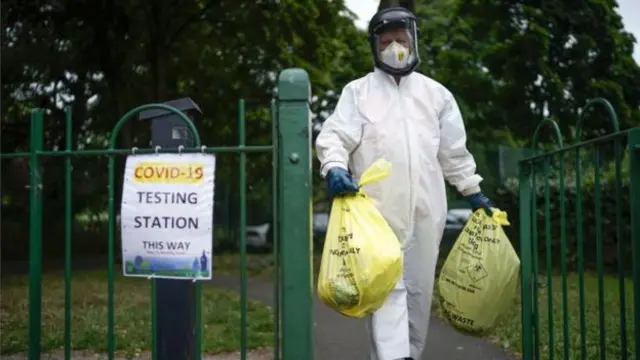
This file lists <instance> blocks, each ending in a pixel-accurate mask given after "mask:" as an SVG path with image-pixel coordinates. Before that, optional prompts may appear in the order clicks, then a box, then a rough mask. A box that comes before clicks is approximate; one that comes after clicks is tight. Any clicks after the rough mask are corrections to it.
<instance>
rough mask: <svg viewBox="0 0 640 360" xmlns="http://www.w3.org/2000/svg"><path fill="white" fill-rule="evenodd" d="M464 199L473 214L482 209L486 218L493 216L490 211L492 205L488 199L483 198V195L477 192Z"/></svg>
mask: <svg viewBox="0 0 640 360" xmlns="http://www.w3.org/2000/svg"><path fill="white" fill-rule="evenodd" d="M465 199H466V200H467V201H468V202H469V204H470V205H471V209H472V210H473V211H474V212H475V211H476V210H478V209H480V208H483V209H484V211H485V213H486V214H487V215H488V216H491V215H493V212H492V211H491V208H492V207H493V204H492V203H491V200H489V198H488V197H486V196H484V194H483V193H481V192H478V193H475V194H471V195H469V196H466V197H465Z"/></svg>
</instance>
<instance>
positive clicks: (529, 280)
mask: <svg viewBox="0 0 640 360" xmlns="http://www.w3.org/2000/svg"><path fill="white" fill-rule="evenodd" d="M596 105H599V106H602V107H603V108H604V109H605V110H606V112H607V114H608V117H609V119H608V120H609V121H610V126H611V127H612V128H613V132H612V133H611V134H609V135H604V136H600V137H597V138H594V139H591V140H585V141H581V132H582V129H581V128H582V125H583V119H584V118H585V117H586V115H587V114H590V112H589V110H591V108H593V107H594V106H596ZM596 119H597V118H596V117H591V118H590V120H593V121H594V120H596ZM545 127H548V128H550V129H551V130H552V131H553V134H554V135H555V140H556V142H557V146H558V149H557V150H555V151H549V152H545V153H542V154H538V155H536V156H533V157H529V158H526V159H524V160H522V161H520V163H519V171H520V172H519V185H518V186H519V206H520V216H519V222H520V224H519V225H520V237H519V241H520V249H521V260H522V278H521V285H522V291H521V305H522V352H523V359H524V360H532V359H536V360H540V359H640V346H639V344H638V341H637V334H636V329H638V328H640V127H635V128H632V129H629V130H625V131H620V129H619V125H618V119H617V116H616V113H615V111H614V110H613V107H612V106H611V104H609V102H608V101H606V100H604V99H601V98H597V99H594V100H592V101H590V102H588V103H587V105H586V106H585V108H584V109H583V110H582V112H581V117H580V119H579V122H578V125H577V128H576V130H575V131H576V134H575V139H576V144H574V145H565V144H564V143H563V137H562V134H561V132H560V129H559V127H558V125H557V124H556V123H555V121H553V120H551V119H545V120H544V121H543V122H542V123H541V124H540V125H539V126H538V128H537V130H536V132H535V133H534V136H533V144H532V148H536V147H537V144H538V139H539V136H540V134H541V130H542V129H544V128H545Z"/></svg>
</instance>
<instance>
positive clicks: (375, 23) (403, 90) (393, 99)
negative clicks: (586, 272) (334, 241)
mask: <svg viewBox="0 0 640 360" xmlns="http://www.w3.org/2000/svg"><path fill="white" fill-rule="evenodd" d="M369 40H370V43H371V48H372V52H373V58H374V62H375V69H374V71H373V72H372V73H369V74H367V75H366V76H364V77H362V78H359V79H357V80H354V81H352V82H351V83H349V84H347V85H346V86H345V87H344V89H343V91H342V94H341V96H340V99H339V100H338V104H337V106H336V109H335V111H334V113H333V114H332V115H331V116H330V117H329V118H328V119H327V120H326V121H325V122H324V125H323V127H322V130H321V132H320V134H319V136H318V138H317V140H316V150H317V154H318V158H319V160H320V162H321V174H322V176H324V177H325V178H326V179H327V183H328V190H329V193H330V195H331V196H347V195H348V194H349V193H353V192H356V191H357V190H358V185H357V184H356V182H355V180H354V179H358V178H359V177H360V176H361V175H362V173H363V172H364V170H366V169H367V167H369V165H371V164H372V163H373V162H374V161H375V160H377V159H380V158H384V159H385V160H387V161H389V162H390V163H391V165H392V167H391V174H390V176H388V177H387V178H385V179H383V180H381V181H379V182H377V183H374V184H371V185H367V187H366V189H365V190H366V192H367V194H368V195H369V196H370V197H371V198H372V199H373V200H374V201H375V202H376V204H377V206H378V208H379V210H380V212H381V213H382V215H383V216H384V217H385V219H386V220H387V222H388V223H389V225H390V226H391V228H392V229H393V231H394V232H395V234H396V235H397V237H398V239H399V241H400V242H401V243H402V247H403V251H404V271H403V276H402V278H401V279H400V281H399V282H398V283H397V285H396V287H395V289H394V290H393V291H392V292H391V294H389V296H388V298H387V300H386V302H385V304H384V305H383V306H382V307H381V308H380V309H379V310H378V311H376V312H375V313H374V314H373V315H372V316H370V317H369V318H368V319H367V322H368V330H369V333H370V340H371V359H373V360H396V359H415V360H419V359H420V358H421V356H422V352H423V350H424V346H425V341H426V337H427V329H428V327H429V316H430V310H431V301H432V294H433V287H434V280H435V267H436V261H437V259H438V250H439V245H440V239H441V237H442V234H443V231H444V225H445V219H446V213H447V198H446V193H445V183H444V180H445V179H446V180H447V181H448V182H449V183H450V184H452V185H453V186H455V187H456V188H457V190H458V191H459V192H460V193H461V194H462V195H463V196H464V197H465V198H466V199H467V200H468V201H469V202H470V204H471V207H472V208H473V209H474V210H475V209H478V208H484V209H486V211H488V212H490V207H491V206H492V205H491V202H490V201H489V199H487V197H485V196H484V195H483V194H482V193H481V192H480V186H479V184H480V182H481V181H482V178H481V177H480V176H479V175H478V174H476V163H475V161H474V158H473V156H472V155H471V154H470V153H469V151H468V150H467V147H466V131H465V127H464V123H463V120H462V115H461V114H460V110H459V108H458V105H457V103H456V100H455V99H454V97H453V95H452V94H451V92H449V91H448V90H447V89H446V88H445V87H444V86H443V85H441V84H439V83H438V82H436V81H435V80H433V79H430V78H428V77H426V76H424V75H422V74H419V73H417V72H415V71H414V70H415V69H416V68H417V66H418V64H419V62H420V59H419V56H418V51H417V29H416V17H415V15H414V14H413V13H411V12H410V11H408V10H406V9H404V8H400V7H393V8H387V9H384V10H382V11H380V12H378V13H377V14H376V15H374V16H373V18H372V19H371V21H370V23H369ZM349 170H350V172H349Z"/></svg>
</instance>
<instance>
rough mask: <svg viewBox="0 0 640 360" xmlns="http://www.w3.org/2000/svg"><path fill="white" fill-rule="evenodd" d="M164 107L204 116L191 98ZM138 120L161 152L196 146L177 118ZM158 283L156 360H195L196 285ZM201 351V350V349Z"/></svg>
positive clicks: (145, 115) (149, 115)
mask: <svg viewBox="0 0 640 360" xmlns="http://www.w3.org/2000/svg"><path fill="white" fill-rule="evenodd" d="M164 104H166V105H169V106H172V107H174V108H176V109H178V110H181V111H183V112H184V113H185V114H187V116H189V117H190V118H191V119H192V120H193V119H194V115H195V114H196V113H200V114H201V113H202V111H201V110H200V108H199V107H198V105H197V104H196V103H195V102H193V101H192V100H191V99H190V98H182V99H177V100H172V101H167V102H165V103H164ZM139 118H140V119H141V120H143V119H151V145H152V147H155V146H160V147H162V148H177V147H179V146H180V145H182V146H184V147H192V146H194V139H193V134H191V132H190V131H189V129H188V128H187V127H186V126H185V124H184V122H183V121H181V120H180V119H179V118H178V117H177V116H176V115H174V114H171V113H169V112H168V111H165V110H149V111H144V112H142V113H140V116H139ZM153 281H155V287H156V290H155V293H156V296H155V299H154V300H155V304H154V306H155V308H156V318H155V319H153V321H154V324H153V326H155V327H156V331H157V332H156V343H155V349H153V351H154V352H155V353H156V354H157V357H156V359H157V360H178V359H179V360H194V359H195V358H196V357H195V354H196V324H197V322H196V284H195V282H193V281H189V280H173V279H153ZM198 351H200V349H198Z"/></svg>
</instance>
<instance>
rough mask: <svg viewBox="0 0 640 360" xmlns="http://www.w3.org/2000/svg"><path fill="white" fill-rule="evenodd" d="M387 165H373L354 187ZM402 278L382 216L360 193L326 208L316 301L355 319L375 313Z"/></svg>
mask: <svg viewBox="0 0 640 360" xmlns="http://www.w3.org/2000/svg"><path fill="white" fill-rule="evenodd" d="M390 171H391V164H390V163H389V162H387V161H385V160H378V161H376V162H375V163H373V164H372V165H371V166H370V167H369V168H368V169H367V170H366V171H365V172H364V173H363V174H362V177H361V178H360V186H363V185H366V184H370V183H372V182H375V181H378V180H380V179H382V178H384V177H386V176H388V175H389V173H390ZM401 275H402V250H401V248H400V243H399V241H398V239H397V238H396V235H395V234H394V233H393V231H392V230H391V228H390V227H389V225H388V224H387V222H386V220H385V219H384V218H383V217H382V214H381V213H380V211H378V209H377V208H376V207H375V205H374V203H373V201H372V200H371V199H370V198H368V197H367V195H366V194H365V193H364V191H363V190H362V188H361V189H360V190H359V192H358V193H357V194H356V195H354V196H345V197H337V198H335V199H334V200H333V205H332V206H331V215H330V218H329V226H328V229H327V236H326V238H325V242H324V249H323V251H322V262H321V264H320V275H319V278H318V296H319V297H320V299H321V300H322V302H324V303H325V304H326V305H327V306H329V307H331V308H333V309H335V310H337V311H339V312H341V313H342V314H344V315H347V316H350V317H355V318H361V317H363V316H365V315H367V314H370V313H372V312H374V311H376V310H377V309H379V308H380V307H381V306H382V304H383V303H384V301H385V300H386V298H387V296H388V295H389V293H390V292H391V290H393V288H394V287H395V285H396V283H397V282H398V280H399V279H400V276H401Z"/></svg>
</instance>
